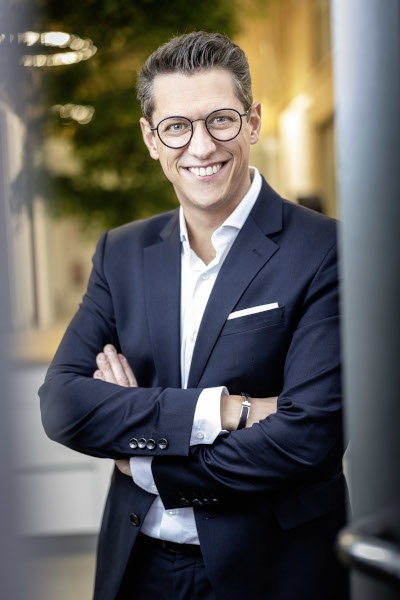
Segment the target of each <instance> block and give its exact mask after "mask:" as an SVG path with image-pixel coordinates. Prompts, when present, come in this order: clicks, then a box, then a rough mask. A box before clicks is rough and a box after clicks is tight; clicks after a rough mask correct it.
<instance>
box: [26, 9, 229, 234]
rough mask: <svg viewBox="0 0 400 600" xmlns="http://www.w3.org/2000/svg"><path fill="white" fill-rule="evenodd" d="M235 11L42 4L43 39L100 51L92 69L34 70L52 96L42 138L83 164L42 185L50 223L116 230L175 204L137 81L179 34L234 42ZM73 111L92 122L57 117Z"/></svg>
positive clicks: (47, 98) (39, 23) (46, 103)
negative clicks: (58, 142) (65, 109)
mask: <svg viewBox="0 0 400 600" xmlns="http://www.w3.org/2000/svg"><path fill="white" fill-rule="evenodd" d="M235 8H236V4H235V0H200V1H199V2H195V3H193V2H188V0H168V1H165V2H164V1H162V0H79V2H77V1H76V0H64V1H62V2H60V0H40V2H39V3H38V13H37V15H36V21H37V22H36V30H37V31H50V30H52V31H64V32H68V33H72V34H76V35H79V36H80V37H82V38H86V37H88V38H90V39H91V40H92V41H93V43H94V44H95V46H96V47H97V48H98V51H97V53H96V54H95V56H94V57H93V58H91V59H90V60H88V61H83V62H81V63H79V64H76V65H73V66H57V67H47V68H42V69H38V70H40V71H41V73H40V77H41V86H40V87H41V89H44V90H45V91H46V93H45V98H44V99H43V97H42V98H41V102H43V103H44V108H45V110H44V112H43V114H44V115H45V120H44V127H43V131H45V134H46V135H52V136H57V137H62V138H65V140H68V141H69V143H72V147H73V149H74V155H75V157H76V158H77V160H78V164H79V165H80V168H79V170H78V171H77V172H76V173H73V174H65V175H62V176H60V175H58V176H55V175H54V174H49V173H48V174H47V178H46V177H41V178H40V180H41V181H42V182H44V181H45V182H46V184H45V185H44V189H42V195H44V196H45V197H46V198H47V200H48V206H49V208H50V210H51V211H52V212H53V213H54V214H61V215H65V214H69V215H79V216H80V217H81V218H82V220H83V222H87V223H92V222H98V223H100V224H101V226H105V227H113V226H116V225H118V224H120V223H123V222H126V221H130V220H133V219H137V218H142V217H145V216H148V215H150V214H154V213H157V212H160V211H162V210H167V209H169V208H171V207H173V206H175V205H176V198H175V196H174V193H173V190H172V187H171V186H170V184H169V183H168V182H167V181H166V179H165V177H164V175H163V173H162V171H161V168H160V166H159V164H158V163H157V162H155V161H153V160H151V159H150V157H149V155H148V152H147V149H146V148H145V146H144V144H143V141H142V137H141V132H140V126H139V118H140V108H139V105H138V102H137V100H136V97H135V79H136V73H137V70H138V68H139V67H140V65H141V64H142V62H143V61H144V60H145V58H146V57H147V56H148V55H149V54H150V53H151V52H152V51H153V50H154V49H155V48H156V47H157V46H159V45H160V44H161V43H163V42H165V41H167V40H168V39H170V38H171V37H172V36H174V35H177V34H180V33H185V32H188V31H192V30H198V29H203V30H207V31H219V32H221V33H225V34H227V35H234V34H235V33H236V32H237V30H238V26H237V18H236V10H235ZM67 103H73V104H82V105H90V106H93V107H94V109H95V113H94V117H93V119H92V120H91V121H90V122H89V123H87V124H85V125H80V124H78V123H77V122H76V121H73V120H69V121H68V120H66V119H61V118H60V116H59V114H56V113H55V112H54V111H53V112H52V111H51V107H52V106H54V105H57V104H60V105H65V104H67ZM34 139H35V138H34ZM36 139H38V138H36ZM44 164H46V161H44ZM42 175H43V173H42Z"/></svg>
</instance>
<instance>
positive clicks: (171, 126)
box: [150, 108, 250, 149]
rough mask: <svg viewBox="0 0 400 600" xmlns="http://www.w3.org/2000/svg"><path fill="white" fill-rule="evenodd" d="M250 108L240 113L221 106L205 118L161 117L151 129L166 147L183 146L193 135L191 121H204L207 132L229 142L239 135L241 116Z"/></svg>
mask: <svg viewBox="0 0 400 600" xmlns="http://www.w3.org/2000/svg"><path fill="white" fill-rule="evenodd" d="M249 112H250V108H249V109H248V110H247V111H246V112H244V113H240V112H239V111H238V110H235V109H234V108H221V109H220V110H213V111H212V112H211V113H210V114H209V115H208V116H207V117H206V118H205V119H195V120H194V121H191V120H190V119H187V118H186V117H167V118H166V119H162V120H161V121H160V122H159V124H158V125H157V127H151V128H150V129H151V131H153V132H154V131H157V133H158V137H159V138H160V140H161V141H162V143H163V144H164V145H165V146H167V147H168V148H174V149H177V148H183V147H184V146H186V145H187V144H188V143H189V142H190V140H191V139H192V137H193V131H194V128H193V123H196V122H197V121H204V124H205V126H206V129H207V131H208V133H209V134H210V135H211V137H212V138H214V140H217V141H218V142H229V141H231V140H233V139H235V137H236V136H238V135H239V133H240V130H241V129H242V117H247V116H248V114H249Z"/></svg>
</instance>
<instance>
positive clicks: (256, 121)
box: [248, 102, 261, 144]
mask: <svg viewBox="0 0 400 600" xmlns="http://www.w3.org/2000/svg"><path fill="white" fill-rule="evenodd" d="M248 123H249V128H250V144H256V143H257V142H258V138H259V137H260V131H261V102H255V103H254V104H253V106H252V107H251V111H250V118H249V121H248Z"/></svg>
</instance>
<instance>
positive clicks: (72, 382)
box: [39, 233, 201, 458]
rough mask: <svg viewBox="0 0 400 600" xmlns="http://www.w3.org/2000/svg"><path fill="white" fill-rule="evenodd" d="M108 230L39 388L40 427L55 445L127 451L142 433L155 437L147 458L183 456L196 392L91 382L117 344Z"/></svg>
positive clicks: (117, 453) (117, 454) (107, 454)
mask: <svg viewBox="0 0 400 600" xmlns="http://www.w3.org/2000/svg"><path fill="white" fill-rule="evenodd" d="M107 235H108V234H107V233H105V234H103V235H102V237H101V238H100V240H99V243H98V246H97V249H96V252H95V255H94V258H93V270H92V273H91V277H90V280H89V284H88V289H87V293H86V294H85V296H84V298H83V301H82V304H81V306H80V308H79V310H78V312H77V313H76V315H75V317H74V318H73V320H72V322H71V323H70V325H69V327H68V329H67V331H66V333H65V335H64V337H63V339H62V342H61V344H60V346H59V348H58V350H57V353H56V355H55V357H54V359H53V361H52V364H51V365H50V368H49V370H48V373H47V376H46V379H45V382H44V384H43V385H42V387H41V388H40V390H39V395H40V401H41V414H42V422H43V426H44V429H45V431H46V433H47V435H48V436H49V437H50V438H51V439H53V440H55V441H57V442H59V443H61V444H64V445H66V446H68V447H70V448H72V449H74V450H77V451H79V452H83V453H85V454H90V455H93V456H98V457H103V458H122V457H129V456H131V455H132V454H133V452H132V442H131V440H132V439H134V440H139V439H141V438H143V432H145V433H146V440H148V439H151V440H154V442H155V446H154V448H153V447H152V448H151V449H150V450H149V453H151V455H152V456H157V455H158V454H169V455H187V454H188V452H189V446H190V434H191V429H192V423H193V416H194V412H195V408H196V403H197V398H198V396H199V394H200V392H201V389H196V390H181V389H172V388H171V389H168V388H160V387H153V388H144V387H139V388H123V387H120V386H117V385H113V384H110V383H106V382H102V381H100V380H95V379H93V373H94V371H95V370H96V368H97V367H96V355H97V354H98V353H99V352H101V350H102V348H103V347H104V345H105V344H106V343H113V344H114V345H115V346H116V347H119V342H118V334H117V328H116V323H115V315H114V308H113V299H112V294H111V292H110V288H109V285H108V282H107V278H106V276H105V273H104V268H103V263H104V255H105V252H106V246H107ZM171 424H173V425H174V429H175V433H174V436H173V437H172V436H170V435H169V433H168V432H169V431H170V430H171ZM160 442H161V443H160ZM142 454H143V452H142Z"/></svg>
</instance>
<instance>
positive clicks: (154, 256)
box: [144, 211, 181, 387]
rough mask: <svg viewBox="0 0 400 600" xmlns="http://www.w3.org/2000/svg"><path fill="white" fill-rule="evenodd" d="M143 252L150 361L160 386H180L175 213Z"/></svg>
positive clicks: (178, 253) (177, 225)
mask: <svg viewBox="0 0 400 600" xmlns="http://www.w3.org/2000/svg"><path fill="white" fill-rule="evenodd" d="M160 237H161V239H160V240H159V241H158V242H157V243H155V244H154V245H151V246H147V247H146V248H145V249H144V289H145V301H146V305H147V314H148V320H149V329H150V338H151V343H152V349H153V355H154V361H155V366H156V371H157V376H158V382H159V385H161V386H163V387H164V386H166V387H180V386H181V373H180V291H181V281H180V279H181V261H180V251H181V249H180V239H179V220H178V211H175V213H174V214H173V216H172V218H171V220H170V221H169V222H168V224H167V225H166V227H165V228H164V229H163V231H162V232H161V234H160Z"/></svg>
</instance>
